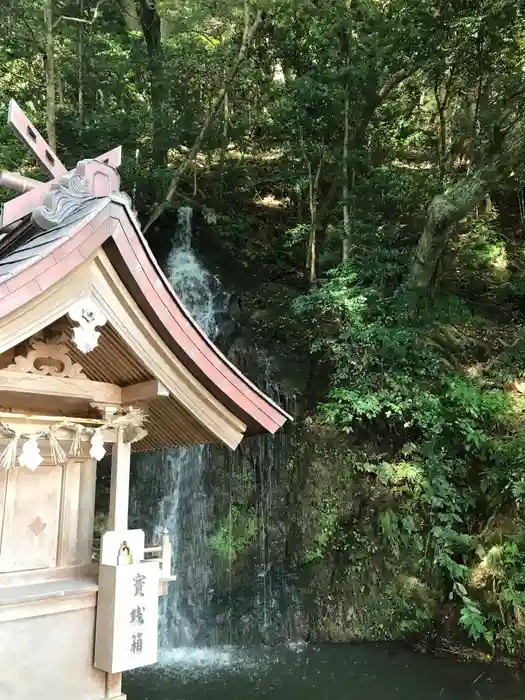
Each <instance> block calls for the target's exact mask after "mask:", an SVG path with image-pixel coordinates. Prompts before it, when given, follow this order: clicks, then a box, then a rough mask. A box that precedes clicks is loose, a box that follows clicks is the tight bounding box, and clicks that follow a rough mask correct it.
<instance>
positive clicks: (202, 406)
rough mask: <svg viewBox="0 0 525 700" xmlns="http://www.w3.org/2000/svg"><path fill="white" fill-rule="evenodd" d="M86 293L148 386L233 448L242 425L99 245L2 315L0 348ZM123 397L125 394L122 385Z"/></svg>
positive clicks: (53, 317)
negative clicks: (150, 380)
mask: <svg viewBox="0 0 525 700" xmlns="http://www.w3.org/2000/svg"><path fill="white" fill-rule="evenodd" d="M87 296H89V297H90V298H91V300H92V301H93V302H94V303H95V304H96V305H97V306H98V308H99V309H100V310H101V311H102V313H103V314H104V315H105V316H106V318H107V319H108V323H109V324H111V326H112V327H113V328H114V329H115V331H116V332H117V334H118V335H119V337H120V338H121V339H122V340H123V341H124V342H125V343H126V345H127V346H128V347H129V348H130V349H131V350H132V351H133V353H134V354H135V355H136V356H137V357H138V358H139V360H140V361H141V362H142V363H143V364H144V366H145V367H147V368H148V369H149V371H150V372H151V374H152V375H153V376H154V377H155V384H154V385H153V384H150V385H149V387H150V389H151V388H152V387H153V386H155V387H156V389H159V388H160V387H159V383H160V385H161V386H162V389H161V394H162V393H165V392H166V391H167V392H169V393H170V395H171V396H172V397H174V398H175V399H176V400H177V402H178V403H179V404H180V405H181V406H182V407H183V408H184V410H185V411H186V412H187V413H188V414H189V415H190V416H191V417H192V418H193V419H195V420H196V421H197V422H198V423H199V424H200V425H201V426H202V427H203V429H204V430H205V431H206V432H207V433H208V434H209V435H210V438H209V439H210V440H217V441H221V442H224V443H225V444H226V445H228V446H229V447H231V448H235V447H237V445H238V444H239V442H240V441H241V439H242V437H243V435H244V432H245V429H246V425H245V424H244V423H243V422H242V421H240V420H239V419H238V418H237V417H236V416H235V415H234V414H232V413H231V412H230V411H229V410H228V409H227V408H225V407H224V406H223V405H222V404H221V403H220V402H219V401H217V399H215V397H214V396H212V395H211V394H210V393H209V392H208V390H207V389H205V388H204V387H203V386H202V385H201V384H200V383H199V382H198V381H197V380H196V379H195V377H193V376H192V375H191V373H190V372H189V371H188V370H187V369H186V368H185V367H184V365H183V364H182V363H181V362H180V360H179V359H178V358H177V357H176V356H175V355H174V354H173V353H171V351H170V350H169V349H168V348H167V347H166V345H165V344H164V342H163V341H162V339H161V338H160V336H159V335H158V334H157V332H156V331H155V330H154V328H153V327H152V326H151V324H150V323H149V321H148V320H147V319H146V317H145V316H144V314H143V313H142V312H141V310H140V309H139V308H138V306H137V304H136V303H135V301H134V300H133V298H132V297H131V295H130V294H129V292H128V291H127V290H126V289H125V287H124V286H123V285H122V283H121V281H120V279H119V278H118V276H117V274H116V272H115V270H114V269H113V267H112V265H111V263H110V262H109V260H108V258H107V256H106V255H105V253H104V252H103V251H102V250H101V249H98V251H97V252H96V253H95V255H94V256H93V257H91V258H90V259H88V260H86V261H85V262H84V264H82V265H79V266H78V267H77V268H76V269H74V270H73V271H72V272H70V273H69V274H66V275H65V276H64V277H62V278H61V279H60V280H59V281H58V282H56V283H55V284H54V285H51V286H50V287H49V288H48V289H47V290H46V292H43V293H41V294H40V295H39V296H37V297H36V298H35V299H34V300H33V301H32V302H31V303H28V304H25V305H23V306H22V307H18V308H17V309H15V310H13V311H12V312H11V313H10V314H9V315H7V316H6V317H4V318H3V319H0V353H2V352H5V351H6V350H8V349H10V348H13V347H15V346H16V345H18V344H20V343H21V342H23V341H24V340H26V339H27V338H29V337H31V336H33V335H34V334H35V333H37V332H38V331H40V330H41V329H42V328H44V327H47V326H49V325H50V324H52V323H54V322H55V321H57V320H58V319H60V318H61V317H63V316H64V315H65V314H67V312H68V309H69V308H70V307H71V305H72V303H73V302H74V301H75V300H76V299H83V298H86V297H87ZM39 379H42V378H39ZM35 385H36V382H35ZM140 391H144V388H141V389H140V388H138V387H136V386H135V387H130V389H129V393H133V392H140ZM129 393H128V397H129ZM122 396H124V397H125V396H126V389H124V390H123V391H122ZM121 400H122V399H121Z"/></svg>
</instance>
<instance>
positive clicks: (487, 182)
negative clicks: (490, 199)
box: [408, 121, 525, 291]
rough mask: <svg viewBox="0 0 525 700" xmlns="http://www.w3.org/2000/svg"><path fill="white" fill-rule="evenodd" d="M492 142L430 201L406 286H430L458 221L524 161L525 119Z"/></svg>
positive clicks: (426, 289) (515, 123) (415, 287)
mask: <svg viewBox="0 0 525 700" xmlns="http://www.w3.org/2000/svg"><path fill="white" fill-rule="evenodd" d="M495 133H498V134H499V131H498V130H497V129H495ZM495 145H497V152H494V151H495V149H494V148H493V152H492V153H488V154H487V155H486V157H485V161H484V163H483V162H482V163H481V164H480V166H478V167H477V168H475V169H474V168H473V169H472V171H471V172H470V173H468V174H467V175H466V176H465V177H463V178H461V179H460V180H458V181H457V182H456V183H454V184H452V185H451V186H450V187H449V188H448V189H447V190H446V191H445V192H444V193H443V194H440V195H437V196H436V197H434V199H433V200H432V202H431V203H430V205H429V207H428V210H427V218H426V223H425V226H424V229H423V232H422V234H421V237H420V239H419V242H418V245H417V249H416V255H415V259H414V262H413V264H412V269H411V271H410V274H409V277H408V287H409V288H411V289H415V290H424V291H428V290H429V289H430V288H431V286H432V282H433V280H435V278H436V272H437V266H438V263H439V260H440V258H441V255H442V253H443V250H444V248H445V245H446V243H447V242H448V240H449V237H450V235H451V234H452V232H453V230H454V228H455V226H456V225H457V223H458V222H459V221H461V219H463V218H464V217H465V216H467V215H468V214H469V213H470V212H472V210H473V209H474V208H475V207H477V206H479V204H480V203H481V202H482V201H483V199H484V198H485V196H486V194H487V192H489V191H490V190H491V189H494V188H496V187H497V185H498V183H499V182H500V181H501V180H502V179H503V178H504V177H505V175H506V173H507V171H508V170H509V169H511V168H512V167H513V166H515V165H516V164H518V163H520V162H521V161H522V160H523V157H524V156H525V121H515V122H514V123H513V124H512V125H511V126H510V127H509V129H508V130H507V132H506V134H504V135H503V136H502V137H501V136H500V142H499V143H498V144H495Z"/></svg>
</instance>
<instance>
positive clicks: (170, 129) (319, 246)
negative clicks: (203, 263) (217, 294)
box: [0, 0, 525, 655]
mask: <svg viewBox="0 0 525 700" xmlns="http://www.w3.org/2000/svg"><path fill="white" fill-rule="evenodd" d="M524 12H525V7H524V5H523V2H522V1H521V0H518V1H516V0H475V1H474V0H461V1H459V2H453V3H451V2H444V1H443V0H322V1H321V0H246V2H244V3H243V2H240V1H239V0H206V1H204V0H178V1H177V2H175V1H174V0H157V1H156V2H155V0H136V1H135V0H118V1H114V2H104V0H98V2H96V1H95V0H80V2H78V1H76V2H72V1H70V2H68V1H67V0H8V1H7V7H6V8H5V9H4V15H3V20H2V23H1V25H0V65H1V67H2V70H1V71H0V168H2V169H5V170H11V171H14V170H21V171H22V172H24V173H25V174H28V175H31V176H32V177H41V175H39V173H38V170H37V169H36V167H35V166H34V164H33V162H32V161H31V159H30V157H29V156H28V154H27V153H26V151H25V150H24V149H23V148H22V147H20V146H19V145H18V144H17V143H16V142H15V140H14V139H13V138H12V136H11V134H10V132H9V130H8V128H7V127H6V126H5V116H6V113H7V104H8V101H9V99H10V98H12V97H14V98H15V99H16V100H17V101H18V102H19V104H20V105H21V106H22V108H23V109H24V110H25V111H26V112H27V113H28V115H29V116H30V118H31V119H32V120H33V121H34V122H35V124H37V125H38V127H39V128H40V129H41V130H42V132H44V133H47V135H48V138H49V140H50V142H51V143H52V144H53V145H54V144H55V143H56V147H57V152H58V153H59V155H60V156H61V157H63V159H64V161H65V162H66V164H67V165H69V166H73V165H74V164H75V162H76V161H78V160H79V159H81V158H83V157H89V156H95V155H98V154H99V153H102V152H104V151H106V150H109V149H110V148H112V147H114V146H116V145H118V144H122V146H123V152H124V163H123V167H122V176H123V186H124V188H125V189H126V190H127V191H128V192H129V194H130V195H131V196H132V197H133V202H134V206H135V207H136V209H137V211H138V212H139V215H140V217H141V219H142V222H143V224H144V227H145V228H146V230H147V233H148V236H149V237H150V240H151V241H152V244H155V245H158V246H162V244H163V239H164V238H165V237H166V236H168V235H169V231H170V229H172V228H173V225H174V220H175V214H174V210H175V209H176V207H177V206H179V205H180V204H190V205H191V206H193V207H194V209H195V211H196V212H198V213H199V215H201V217H202V222H203V224H202V225H203V229H206V227H207V229H208V230H210V229H212V232H211V233H209V234H208V237H209V238H210V237H211V238H212V239H213V241H212V243H211V244H210V245H211V246H212V247H213V246H215V247H216V248H217V249H220V250H221V251H222V253H221V254H222V255H223V256H224V259H226V260H230V261H231V263H226V268H228V269H229V270H230V275H231V279H230V280H229V282H230V283H231V284H232V285H233V286H235V285H236V286H238V287H239V288H241V289H242V290H243V292H246V294H247V298H249V299H251V304H252V307H253V308H252V309H251V311H252V312H253V313H252V315H251V318H252V319H259V320H258V321H257V320H255V321H254V327H255V328H256V330H257V332H258V333H259V335H260V336H261V337H263V338H265V339H266V342H267V344H268V346H269V347H271V348H272V349H273V350H274V351H275V353H278V354H281V355H283V356H287V357H288V358H292V359H293V360H295V361H297V362H300V363H301V367H304V368H306V369H305V372H304V377H303V381H302V384H301V393H302V404H301V406H302V417H301V421H300V422H301V430H302V431H303V433H302V434H303V436H304V439H305V444H308V445H310V446H311V450H310V453H309V454H310V458H309V459H310V462H309V464H310V466H309V467H308V469H309V472H308V474H307V477H306V478H305V480H304V484H306V485H304V484H303V486H302V487H301V488H302V489H303V492H302V493H301V494H299V495H298V496H297V499H296V501H297V505H296V516H297V518H298V519H299V520H300V522H299V524H298V527H297V529H298V531H299V535H300V537H299V540H300V542H301V544H300V546H299V547H297V548H296V551H295V553H294V555H293V557H292V559H293V560H294V562H295V564H296V565H297V566H298V567H299V568H301V569H302V570H303V571H305V572H306V573H307V574H308V575H309V576H310V577H311V581H312V584H311V590H312V591H314V590H315V595H316V596H317V597H318V599H319V601H320V603H319V605H321V606H322V605H323V604H326V609H327V610H328V609H329V607H330V605H331V603H330V605H329V603H328V601H330V600H333V599H334V596H335V598H337V596H339V599H344V596H345V595H346V596H347V598H348V596H349V593H348V591H349V590H350V589H349V588H348V586H349V584H350V583H351V582H354V583H355V581H359V586H361V587H362V588H361V592H362V590H364V589H365V588H366V587H367V586H370V569H369V568H367V567H370V566H372V567H373V566H375V563H377V562H381V563H380V564H378V571H379V572H380V573H379V574H378V575H379V576H380V577H381V576H383V579H381V580H382V581H383V583H384V585H381V586H380V587H379V589H378V590H381V591H382V593H381V595H384V596H385V600H386V599H389V596H391V597H392V602H391V604H390V603H389V605H390V607H389V611H390V612H389V613H388V614H389V615H390V618H389V619H390V628H397V629H398V630H400V631H401V633H402V634H404V633H406V634H408V633H409V632H411V631H423V630H426V629H429V628H431V627H432V626H433V625H436V623H437V620H439V617H440V611H442V610H444V609H445V608H446V609H449V607H450V609H453V610H454V611H457V620H456V622H457V625H458V626H459V628H460V629H463V630H464V631H465V632H466V633H468V634H469V635H470V637H471V638H472V639H473V640H475V641H476V642H479V643H480V644H482V645H483V647H484V648H485V650H486V651H487V652H488V653H491V654H493V653H505V654H511V655H519V654H520V653H522V652H521V649H522V648H523V641H524V639H525V576H524V573H523V572H524V570H525V569H524V565H525V523H524V519H523V516H522V513H523V506H524V503H523V501H524V498H525V438H524V431H523V418H524V402H525V380H524V379H523V376H524V373H525V324H524V314H525V276H524V274H523V269H524V262H525V260H524V246H523V244H524V217H525V200H524V198H523V184H524V181H523V180H524V175H525V173H524V169H523V165H522V163H523V162H524V156H525V116H524V115H525V109H524V107H525V15H524ZM3 194H4V198H5V197H7V196H10V195H9V194H8V193H6V192H4V193H3ZM218 255H219V254H218ZM219 257H220V256H219ZM225 276H226V277H227V274H226V275H225ZM233 278H235V279H233ZM239 280H242V282H240V281H239ZM226 281H227V282H228V280H227V279H226ZM308 449H310V448H308ZM306 451H308V450H306ZM312 453H315V457H312V456H311V454H312ZM301 455H302V456H301V460H303V459H306V457H304V454H303V453H301ZM334 455H335V456H334ZM304 468H305V467H304V464H303V465H296V466H295V467H294V469H295V471H294V472H293V474H295V475H296V476H297V475H298V474H299V471H300V470H301V469H304ZM298 482H299V477H298V476H297V483H298ZM293 483H294V482H293V481H292V484H293ZM297 489H299V486H297ZM363 502H364V505H363ZM357 503H361V505H360V506H359V508H358V507H357V506H356V504H357ZM239 507H241V508H242V504H241V505H240V506H239ZM239 518H240V519H241V520H242V517H241V515H239ZM250 523H251V524H250V527H252V525H253V523H252V521H250ZM218 538H219V535H216V540H217V541H219V539H220V538H219V539H218ZM220 541H221V542H222V540H220ZM221 546H222V545H221ZM322 568H324V569H325V570H326V571H328V572H330V576H329V578H328V579H326V578H322V579H319V580H322V585H321V586H320V587H319V588H318V589H315V585H314V582H315V580H316V576H318V572H319V571H320V569H322ZM364 574H366V575H364ZM352 590H354V589H352ZM407 591H408V592H407ZM354 592H355V591H354ZM323 601H324V602H323ZM345 604H346V605H352V601H351V600H350V599H346V600H345ZM387 617H388V615H387ZM456 622H455V623H454V624H456ZM385 625H386V626H385ZM386 627H388V625H387V624H386V623H383V622H382V623H381V624H380V625H379V628H380V629H379V632H378V636H381V634H382V632H381V630H382V631H383V633H384V634H383V636H388V633H387V630H386Z"/></svg>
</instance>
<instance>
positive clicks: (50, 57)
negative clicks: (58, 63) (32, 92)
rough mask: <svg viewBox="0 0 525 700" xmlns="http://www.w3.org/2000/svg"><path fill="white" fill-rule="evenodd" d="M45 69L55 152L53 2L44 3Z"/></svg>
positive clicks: (49, 125)
mask: <svg viewBox="0 0 525 700" xmlns="http://www.w3.org/2000/svg"><path fill="white" fill-rule="evenodd" d="M44 26H45V47H46V49H45V67H46V132H47V141H48V143H49V145H50V146H51V148H52V149H53V151H56V148H57V136H56V94H57V80H56V68H55V54H54V45H53V44H54V42H53V0H46V1H45V3H44Z"/></svg>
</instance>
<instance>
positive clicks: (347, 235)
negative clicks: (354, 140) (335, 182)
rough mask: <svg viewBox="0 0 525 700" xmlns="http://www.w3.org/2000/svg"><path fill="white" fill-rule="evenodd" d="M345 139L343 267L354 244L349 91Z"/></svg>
mask: <svg viewBox="0 0 525 700" xmlns="http://www.w3.org/2000/svg"><path fill="white" fill-rule="evenodd" d="M344 120H345V123H344V137H343V234H344V235H343V265H346V264H347V263H348V253H349V250H350V246H351V243H352V230H351V226H352V224H351V220H350V182H349V172H348V159H349V157H350V153H349V149H348V144H349V139H350V97H349V94H348V89H347V90H346V94H345V114H344Z"/></svg>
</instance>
